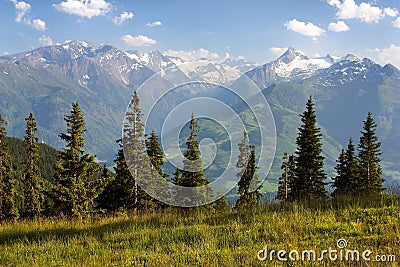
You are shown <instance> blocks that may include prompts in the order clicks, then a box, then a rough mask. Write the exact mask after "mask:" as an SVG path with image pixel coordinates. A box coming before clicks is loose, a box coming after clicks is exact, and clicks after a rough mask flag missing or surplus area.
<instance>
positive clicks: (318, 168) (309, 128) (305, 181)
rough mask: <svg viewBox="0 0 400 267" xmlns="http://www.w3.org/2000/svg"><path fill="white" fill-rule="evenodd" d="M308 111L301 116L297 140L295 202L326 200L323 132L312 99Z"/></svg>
mask: <svg viewBox="0 0 400 267" xmlns="http://www.w3.org/2000/svg"><path fill="white" fill-rule="evenodd" d="M306 107H307V108H306V111H305V112H304V113H303V114H302V115H301V122H302V125H301V126H300V128H299V133H298V136H297V139H296V144H297V150H296V153H295V154H296V157H295V159H296V169H295V174H296V175H295V180H294V181H293V187H292V191H293V193H292V195H293V197H294V200H318V199H325V198H326V189H325V187H324V180H325V179H326V174H325V172H324V170H323V166H324V157H323V156H322V155H321V154H322V143H321V130H320V128H318V127H317V118H316V115H315V110H314V103H313V100H312V97H311V96H310V98H309V99H308V102H307V105H306Z"/></svg>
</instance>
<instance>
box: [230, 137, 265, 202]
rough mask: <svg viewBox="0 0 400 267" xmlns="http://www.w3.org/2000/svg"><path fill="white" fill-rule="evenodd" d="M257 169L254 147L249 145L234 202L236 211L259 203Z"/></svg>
mask: <svg viewBox="0 0 400 267" xmlns="http://www.w3.org/2000/svg"><path fill="white" fill-rule="evenodd" d="M245 137H246V136H245ZM239 147H240V144H239ZM239 160H240V157H239ZM257 169H258V168H257V166H256V151H255V148H254V146H252V145H250V155H249V158H248V161H247V164H246V167H245V168H244V172H243V174H242V176H241V178H240V180H239V182H238V186H239V190H238V194H239V199H238V200H237V201H236V206H235V207H236V208H237V209H242V208H248V207H254V206H256V205H257V204H258V203H259V201H260V199H261V196H262V195H261V193H260V188H261V186H258V188H256V186H257V184H258V182H259V180H258V175H257ZM254 189H255V190H254Z"/></svg>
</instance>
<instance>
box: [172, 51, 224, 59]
mask: <svg viewBox="0 0 400 267" xmlns="http://www.w3.org/2000/svg"><path fill="white" fill-rule="evenodd" d="M164 54H165V55H168V56H172V57H179V58H182V59H183V60H185V61H195V60H198V59H201V58H207V59H210V60H215V61H216V60H219V59H220V56H219V55H218V54H217V53H213V52H210V51H209V50H207V49H204V48H200V49H198V50H191V51H183V50H179V51H177V50H171V49H170V50H168V51H166V52H165V53H164Z"/></svg>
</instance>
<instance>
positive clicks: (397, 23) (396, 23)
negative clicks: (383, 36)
mask: <svg viewBox="0 0 400 267" xmlns="http://www.w3.org/2000/svg"><path fill="white" fill-rule="evenodd" d="M392 25H393V27H395V28H399V29H400V17H398V18H397V19H396V20H394V21H393V22H392Z"/></svg>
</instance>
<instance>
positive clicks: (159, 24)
mask: <svg viewBox="0 0 400 267" xmlns="http://www.w3.org/2000/svg"><path fill="white" fill-rule="evenodd" d="M146 25H147V26H149V27H156V26H161V25H162V22H161V21H154V22H149V23H147V24H146Z"/></svg>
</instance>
